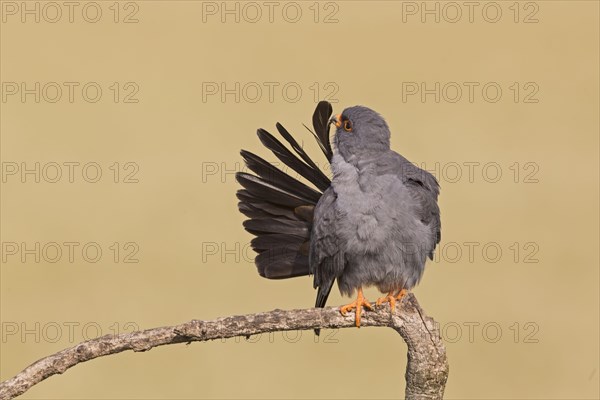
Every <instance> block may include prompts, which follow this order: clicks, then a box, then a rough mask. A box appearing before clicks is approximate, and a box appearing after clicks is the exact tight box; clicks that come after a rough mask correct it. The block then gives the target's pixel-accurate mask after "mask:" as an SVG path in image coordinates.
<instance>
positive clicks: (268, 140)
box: [237, 101, 441, 334]
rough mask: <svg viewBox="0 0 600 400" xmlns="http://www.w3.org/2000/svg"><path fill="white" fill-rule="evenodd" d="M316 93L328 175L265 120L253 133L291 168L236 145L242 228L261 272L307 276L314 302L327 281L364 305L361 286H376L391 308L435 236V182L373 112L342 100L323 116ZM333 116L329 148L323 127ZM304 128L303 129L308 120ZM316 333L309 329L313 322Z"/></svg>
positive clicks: (417, 275)
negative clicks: (340, 107)
mask: <svg viewBox="0 0 600 400" xmlns="http://www.w3.org/2000/svg"><path fill="white" fill-rule="evenodd" d="M332 113H333V112H332V106H331V104H329V103H328V102H325V101H322V102H320V103H319V104H318V105H317V108H316V110H315V112H314V115H313V128H314V132H312V131H311V132H312V133H313V135H314V137H315V138H316V139H317V142H318V144H319V146H320V148H321V150H322V151H323V153H324V154H325V156H326V158H327V159H328V161H329V162H330V164H331V170H332V172H333V178H332V179H331V180H330V179H329V178H328V177H327V176H326V175H325V174H324V173H323V172H322V171H321V169H320V168H319V167H318V166H317V164H316V163H315V162H314V161H313V160H312V159H311V158H310V157H309V156H308V154H306V152H305V151H304V150H303V148H302V147H301V146H300V145H299V144H298V142H297V141H296V140H295V139H294V138H293V137H292V135H291V134H290V133H289V132H288V131H287V130H286V129H285V128H284V127H283V126H282V125H281V124H279V123H278V124H277V125H276V127H277V130H278V131H279V133H280V135H281V136H282V137H283V139H284V140H285V141H286V142H287V143H288V144H289V145H290V146H291V148H292V150H293V152H292V151H290V150H289V149H288V147H286V146H285V145H284V144H283V143H281V142H280V141H279V140H278V139H276V138H275V137H274V136H273V135H271V134H270V133H268V132H267V131H265V130H264V129H259V130H258V137H259V139H260V140H261V142H262V143H263V144H264V145H265V146H266V147H267V148H268V149H269V150H271V151H272V152H273V154H274V155H275V156H276V157H277V158H278V159H279V160H280V161H281V162H283V164H285V165H286V166H287V167H289V168H291V169H293V170H294V171H295V172H297V173H298V174H299V175H300V176H302V177H304V178H305V179H306V180H307V181H309V182H310V183H311V184H313V185H314V186H315V188H316V189H313V188H311V187H310V186H308V185H306V184H305V183H303V182H301V181H299V180H297V179H295V178H293V177H292V176H290V175H288V174H286V173H285V172H284V171H282V170H280V169H278V168H276V167H275V166H274V165H272V164H271V163H269V162H267V161H265V160H264V159H262V158H260V157H258V156H257V155H255V154H253V153H250V152H248V151H245V150H242V152H241V154H242V157H243V158H244V160H245V162H246V165H247V166H248V168H249V169H250V170H251V171H252V172H254V173H255V174H256V175H252V174H249V173H244V172H239V173H238V174H237V180H238V182H239V183H240V184H241V185H242V186H243V189H241V190H239V191H238V193H237V196H238V199H239V200H240V202H239V210H240V211H241V212H242V213H244V214H245V215H246V216H248V217H249V218H250V219H249V220H246V221H245V222H244V227H245V228H246V230H248V231H249V232H250V233H252V234H254V235H255V236H256V237H255V238H254V239H253V240H252V242H251V244H252V247H253V249H254V250H255V251H256V252H257V253H258V255H257V256H256V259H255V263H256V266H257V268H258V272H259V274H260V275H261V276H263V277H266V278H270V279H285V278H292V277H297V276H304V275H311V274H312V275H314V287H315V288H317V289H318V291H317V300H316V304H315V306H316V307H324V306H325V303H326V301H327V297H328V296H329V293H330V291H331V288H332V286H333V284H334V282H335V281H336V280H337V283H338V287H339V289H340V292H341V293H342V294H344V295H348V296H352V295H353V293H354V292H355V291H356V292H357V297H356V300H355V301H353V302H352V303H350V304H347V305H345V306H342V307H341V308H340V312H341V313H342V314H344V315H346V313H347V312H348V311H351V310H355V320H356V326H360V317H361V310H362V307H365V308H367V309H372V306H371V304H370V303H369V302H368V301H367V300H366V299H365V297H364V295H363V288H364V287H367V286H375V287H377V288H378V289H379V290H380V291H381V292H382V293H384V294H385V296H383V297H381V298H380V299H378V300H377V305H381V304H383V303H389V304H390V308H391V310H392V312H394V310H395V304H396V301H399V300H400V299H401V298H402V297H403V296H404V295H405V294H406V292H407V290H410V289H411V288H413V287H414V286H415V285H416V284H417V283H418V282H419V280H420V279H421V276H422V275H423V271H424V268H425V262H426V258H427V257H429V258H431V259H433V251H434V250H435V247H436V245H437V244H438V243H439V241H440V238H441V233H440V232H441V231H440V230H441V224H440V211H439V208H438V204H437V198H438V194H439V185H438V182H437V180H436V179H435V177H434V176H433V175H431V174H430V173H429V172H427V171H424V170H422V169H420V168H418V167H417V166H415V165H414V164H412V163H411V162H409V161H408V160H407V159H405V158H404V157H402V156H401V155H400V154H398V153H396V152H394V151H393V150H391V149H390V130H389V127H388V125H387V123H386V121H385V120H384V119H383V117H382V116H381V115H379V114H378V113H376V112H375V111H373V110H371V109H369V108H367V107H363V106H354V107H349V108H346V109H345V110H344V111H343V112H342V113H341V114H338V115H336V116H335V117H333V118H331V115H332ZM330 125H335V136H334V140H333V142H334V147H333V149H332V147H331V144H330V141H329V127H330ZM309 130H310V129H309ZM316 332H317V334H318V331H316Z"/></svg>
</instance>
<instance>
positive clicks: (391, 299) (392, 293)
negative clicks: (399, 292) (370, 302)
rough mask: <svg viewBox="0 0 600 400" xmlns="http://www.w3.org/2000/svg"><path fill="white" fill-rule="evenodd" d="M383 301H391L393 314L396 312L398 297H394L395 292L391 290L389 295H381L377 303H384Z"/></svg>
mask: <svg viewBox="0 0 600 400" xmlns="http://www.w3.org/2000/svg"><path fill="white" fill-rule="evenodd" d="M383 303H390V311H391V313H392V314H394V311H396V298H395V297H394V292H393V291H391V292H389V293H388V294H387V295H385V296H383V297H380V298H378V299H377V303H375V304H377V305H378V306H380V305H382V304H383Z"/></svg>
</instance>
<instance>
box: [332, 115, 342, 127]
mask: <svg viewBox="0 0 600 400" xmlns="http://www.w3.org/2000/svg"><path fill="white" fill-rule="evenodd" d="M329 123H330V124H334V125H335V126H336V127H338V128H339V127H340V126H342V114H338V115H336V116H334V117H331V119H330V120H329Z"/></svg>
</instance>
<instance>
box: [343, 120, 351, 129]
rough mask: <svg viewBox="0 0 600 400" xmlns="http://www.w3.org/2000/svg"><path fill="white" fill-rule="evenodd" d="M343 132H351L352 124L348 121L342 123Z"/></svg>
mask: <svg viewBox="0 0 600 400" xmlns="http://www.w3.org/2000/svg"><path fill="white" fill-rule="evenodd" d="M344 130H345V131H346V132H352V122H350V120H349V119H347V120H345V121H344Z"/></svg>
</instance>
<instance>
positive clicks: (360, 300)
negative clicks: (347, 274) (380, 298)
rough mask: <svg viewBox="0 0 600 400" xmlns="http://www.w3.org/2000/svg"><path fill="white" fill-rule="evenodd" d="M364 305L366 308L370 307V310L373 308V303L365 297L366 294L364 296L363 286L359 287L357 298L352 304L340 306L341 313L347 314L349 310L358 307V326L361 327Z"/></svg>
mask: <svg viewBox="0 0 600 400" xmlns="http://www.w3.org/2000/svg"><path fill="white" fill-rule="evenodd" d="M363 306H364V307H365V308H368V309H369V310H372V309H373V307H372V306H371V303H369V302H368V301H367V299H365V296H363V291H362V288H358V295H357V296H356V300H355V301H353V302H352V303H350V304H346V305H345V306H342V307H341V308H340V313H341V314H342V315H344V316H345V315H346V313H347V312H348V311H350V310H353V309H356V327H357V328H360V314H361V312H362V307H363Z"/></svg>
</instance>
